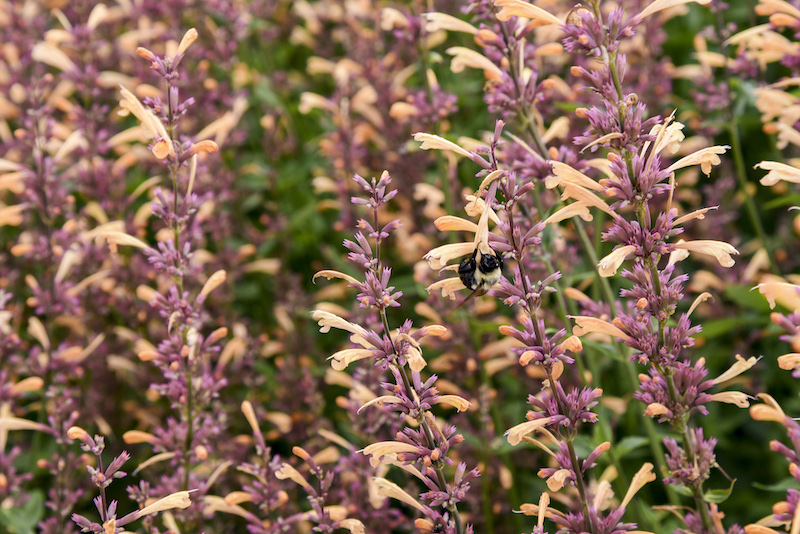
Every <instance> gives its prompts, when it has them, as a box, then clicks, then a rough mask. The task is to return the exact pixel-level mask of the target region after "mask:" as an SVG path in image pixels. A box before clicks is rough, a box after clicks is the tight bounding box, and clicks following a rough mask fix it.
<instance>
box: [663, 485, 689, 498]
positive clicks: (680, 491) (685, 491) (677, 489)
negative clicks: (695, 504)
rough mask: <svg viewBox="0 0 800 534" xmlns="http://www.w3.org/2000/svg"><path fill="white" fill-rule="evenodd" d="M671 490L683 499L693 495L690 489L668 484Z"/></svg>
mask: <svg viewBox="0 0 800 534" xmlns="http://www.w3.org/2000/svg"><path fill="white" fill-rule="evenodd" d="M669 486H670V487H671V488H672V489H674V490H675V493H677V494H678V495H683V496H684V497H691V496H692V495H694V493H693V492H692V488H687V487H686V486H679V485H678V484H670V485H669Z"/></svg>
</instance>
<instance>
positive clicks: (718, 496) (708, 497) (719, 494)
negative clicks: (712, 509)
mask: <svg viewBox="0 0 800 534" xmlns="http://www.w3.org/2000/svg"><path fill="white" fill-rule="evenodd" d="M734 484H736V479H735V478H734V479H733V480H731V485H730V487H729V488H728V489H716V490H709V491H707V492H706V494H705V495H703V500H704V501H706V502H713V503H715V504H719V503H721V502H724V501H725V500H726V499H727V498H728V497H730V496H731V492H732V491H733V485H734Z"/></svg>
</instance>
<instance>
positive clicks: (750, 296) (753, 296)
mask: <svg viewBox="0 0 800 534" xmlns="http://www.w3.org/2000/svg"><path fill="white" fill-rule="evenodd" d="M725 296H726V297H728V298H729V299H731V300H732V301H733V302H735V303H736V304H738V305H739V306H740V307H741V308H742V309H745V310H752V311H755V312H758V313H759V314H763V315H764V316H765V317H766V316H768V315H769V303H768V302H767V299H765V298H764V295H762V294H760V293H759V292H758V291H752V287H748V286H742V285H735V286H728V287H726V288H725Z"/></svg>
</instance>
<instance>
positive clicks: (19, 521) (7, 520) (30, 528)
mask: <svg viewBox="0 0 800 534" xmlns="http://www.w3.org/2000/svg"><path fill="white" fill-rule="evenodd" d="M43 516H44V494H43V493H42V492H41V491H33V492H31V493H30V494H29V496H28V501H27V502H26V503H25V504H23V505H22V506H20V507H18V508H3V509H0V525H2V526H3V527H4V528H2V529H0V530H4V531H5V532H8V533H9V534H34V532H36V530H35V527H36V525H37V524H38V523H39V521H41V520H42V517H43Z"/></svg>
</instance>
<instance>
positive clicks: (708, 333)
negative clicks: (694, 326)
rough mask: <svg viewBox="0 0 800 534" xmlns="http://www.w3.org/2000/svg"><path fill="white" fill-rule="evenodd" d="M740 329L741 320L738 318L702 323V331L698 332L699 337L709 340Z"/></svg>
mask: <svg viewBox="0 0 800 534" xmlns="http://www.w3.org/2000/svg"><path fill="white" fill-rule="evenodd" d="M741 327H742V320H741V319H740V318H738V317H732V318H729V319H717V320H716V321H708V322H706V323H703V331H702V332H700V337H704V338H706V339H711V338H713V337H719V336H722V335H724V334H727V333H728V332H730V331H731V330H735V329H737V328H741Z"/></svg>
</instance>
